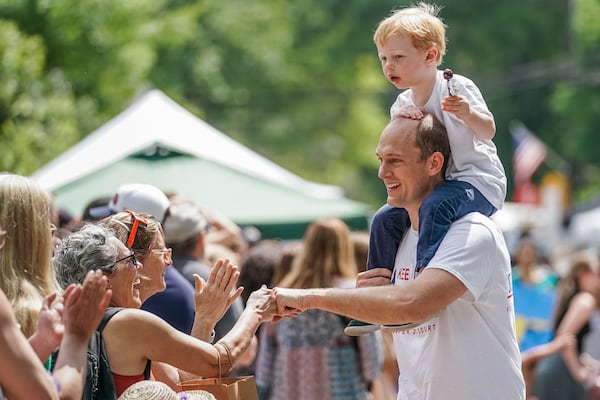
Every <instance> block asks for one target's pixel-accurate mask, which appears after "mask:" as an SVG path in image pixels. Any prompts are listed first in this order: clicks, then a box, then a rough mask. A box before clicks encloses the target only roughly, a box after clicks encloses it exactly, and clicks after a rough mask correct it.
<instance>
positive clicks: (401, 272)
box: [398, 267, 410, 281]
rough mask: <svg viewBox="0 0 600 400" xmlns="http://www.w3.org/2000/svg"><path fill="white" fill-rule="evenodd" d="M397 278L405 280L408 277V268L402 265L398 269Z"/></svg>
mask: <svg viewBox="0 0 600 400" xmlns="http://www.w3.org/2000/svg"><path fill="white" fill-rule="evenodd" d="M398 279H399V280H401V281H407V280H409V279H410V268H407V267H403V268H400V270H399V271H398Z"/></svg>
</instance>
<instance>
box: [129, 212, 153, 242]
mask: <svg viewBox="0 0 600 400" xmlns="http://www.w3.org/2000/svg"><path fill="white" fill-rule="evenodd" d="M125 212H127V213H129V214H131V216H132V217H133V224H132V225H131V230H130V231H129V236H128V237H127V247H128V248H130V249H131V248H132V247H133V242H134V241H135V235H137V231H138V226H140V224H144V226H147V225H148V221H146V220H145V219H143V218H140V217H138V216H137V215H136V214H135V213H134V212H133V211H131V210H125Z"/></svg>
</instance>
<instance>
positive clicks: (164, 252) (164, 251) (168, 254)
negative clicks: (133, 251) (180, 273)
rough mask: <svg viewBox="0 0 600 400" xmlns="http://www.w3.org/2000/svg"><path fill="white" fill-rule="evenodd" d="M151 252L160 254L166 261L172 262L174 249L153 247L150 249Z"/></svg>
mask: <svg viewBox="0 0 600 400" xmlns="http://www.w3.org/2000/svg"><path fill="white" fill-rule="evenodd" d="M150 253H152V254H160V255H161V256H162V258H163V260H164V261H165V262H166V263H168V264H171V255H172V254H173V250H172V249H166V248H165V249H152V250H150Z"/></svg>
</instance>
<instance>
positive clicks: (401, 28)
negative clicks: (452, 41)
mask: <svg viewBox="0 0 600 400" xmlns="http://www.w3.org/2000/svg"><path fill="white" fill-rule="evenodd" d="M439 11H440V7H439V6H435V5H432V4H427V3H418V4H417V5H415V6H412V7H407V8H401V9H398V10H394V11H392V13H391V14H390V15H389V16H388V17H387V18H385V19H384V20H383V21H381V22H380V23H379V26H378V27H377V30H375V34H374V35H373V41H374V42H375V44H376V45H377V46H382V45H384V44H385V42H387V40H388V39H389V38H390V37H392V36H394V35H403V34H408V35H409V36H410V38H411V39H412V43H413V45H414V46H415V48H417V49H419V50H427V49H429V48H431V47H435V48H437V49H438V56H437V60H436V61H437V65H440V64H441V63H442V57H443V56H444V54H446V25H445V24H444V22H443V21H442V20H441V19H440V18H439V17H438V16H437V14H438V12H439Z"/></svg>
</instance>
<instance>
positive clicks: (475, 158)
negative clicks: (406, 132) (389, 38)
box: [390, 71, 506, 210]
mask: <svg viewBox="0 0 600 400" xmlns="http://www.w3.org/2000/svg"><path fill="white" fill-rule="evenodd" d="M452 79H453V80H454V81H455V83H456V85H457V87H458V95H460V96H464V97H465V98H466V99H467V100H468V101H469V104H470V107H471V109H473V110H477V111H479V112H481V113H483V114H487V115H490V116H491V115H492V113H491V112H490V111H489V110H488V108H487V105H486V103H485V100H484V99H483V96H482V95H481V92H480V91H479V89H478V88H477V86H475V84H474V83H473V82H472V81H471V80H470V79H468V78H466V77H464V76H461V75H457V74H454V76H453V78H452ZM446 96H448V86H447V81H446V80H445V79H444V76H443V71H438V73H437V78H436V82H435V86H434V87H433V90H432V92H431V96H430V97H429V100H428V101H427V103H426V104H425V107H424V108H425V111H427V112H429V113H431V114H433V115H435V117H436V118H437V119H438V120H439V121H440V122H441V123H442V124H444V126H445V127H446V131H447V132H448V138H449V140H450V149H451V151H452V154H451V156H450V161H449V163H448V170H447V171H446V178H447V179H452V180H459V181H463V182H468V183H470V184H471V185H473V186H475V187H476V188H477V189H478V190H479V191H480V192H481V194H482V195H483V196H484V197H485V198H486V199H487V200H488V201H489V202H490V203H491V204H492V205H493V206H494V207H495V208H496V209H497V210H499V209H501V208H502V205H503V204H504V199H505V198H506V174H505V172H504V167H503V165H502V162H501V161H500V158H499V157H498V153H497V151H496V145H495V144H494V142H493V141H492V140H482V139H479V138H477V137H476V136H475V133H474V132H473V131H472V130H471V129H469V128H468V127H467V125H465V123H464V122H463V121H462V120H460V119H459V118H458V117H456V116H455V115H454V114H451V113H449V112H444V111H442V100H443V99H444V98H445V97H446ZM406 105H415V104H414V101H413V99H412V90H411V89H407V90H405V91H403V92H402V93H400V94H399V95H398V98H397V99H396V101H395V102H394V104H393V105H392V107H391V110H390V113H391V115H394V113H395V112H396V111H397V110H398V109H399V108H401V107H403V106H406Z"/></svg>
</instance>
